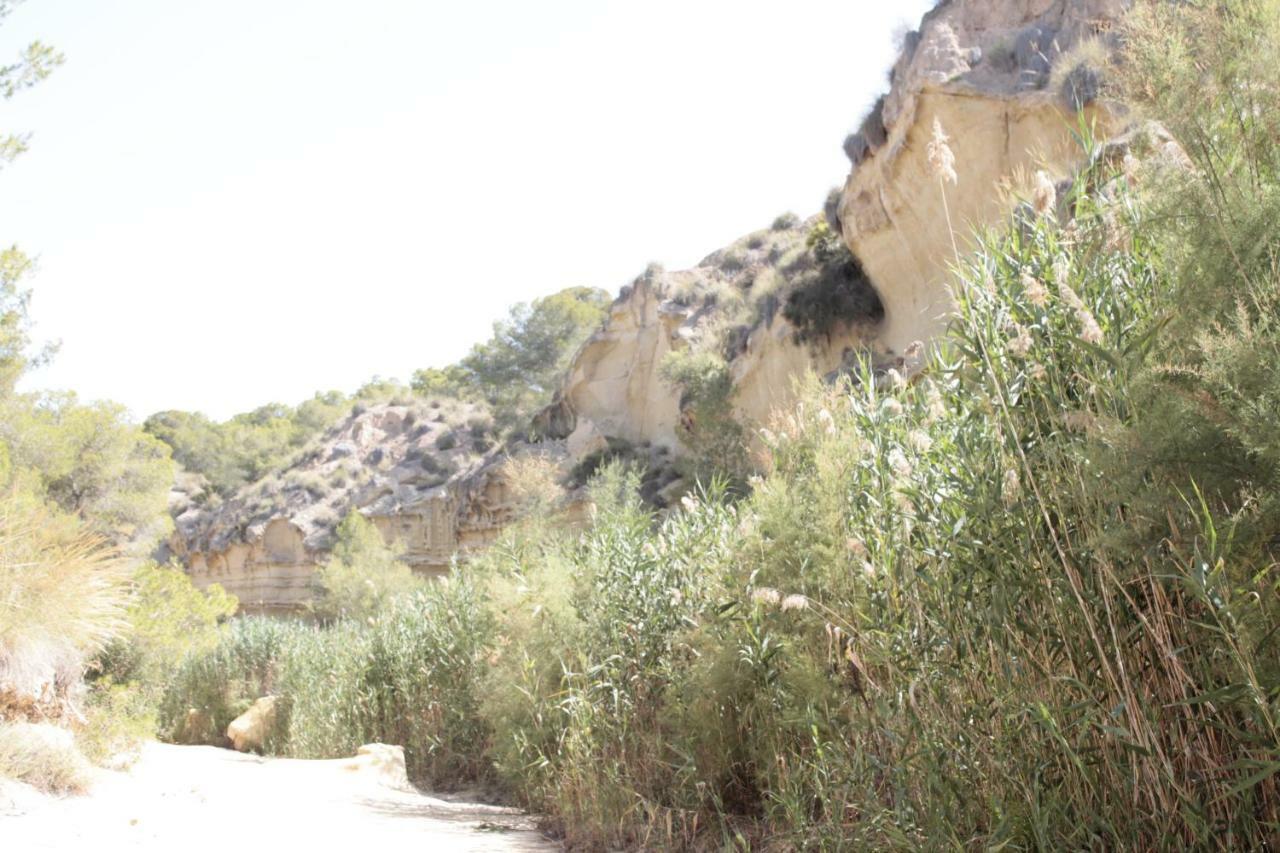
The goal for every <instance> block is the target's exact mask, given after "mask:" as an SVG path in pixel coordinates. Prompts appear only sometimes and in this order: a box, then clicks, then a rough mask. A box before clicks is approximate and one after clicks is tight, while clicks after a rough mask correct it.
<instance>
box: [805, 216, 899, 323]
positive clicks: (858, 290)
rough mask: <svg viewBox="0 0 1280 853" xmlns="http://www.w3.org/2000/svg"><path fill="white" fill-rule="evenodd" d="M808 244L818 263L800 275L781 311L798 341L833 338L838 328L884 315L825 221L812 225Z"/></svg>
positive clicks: (859, 268)
mask: <svg viewBox="0 0 1280 853" xmlns="http://www.w3.org/2000/svg"><path fill="white" fill-rule="evenodd" d="M807 245H808V247H809V250H810V251H811V252H812V254H813V258H814V260H815V262H816V263H815V264H814V266H813V267H812V268H811V269H807V270H804V271H803V272H801V273H799V274H798V275H797V277H796V280H795V284H794V287H793V289H792V291H791V292H790V294H788V296H787V302H786V305H785V306H784V307H783V309H782V313H783V316H784V317H786V318H787V320H788V321H789V322H790V323H791V324H792V325H793V326H795V328H796V333H795V334H796V339H797V340H799V341H812V340H817V339H819V338H830V337H831V335H832V333H834V332H835V331H836V329H837V328H840V327H842V326H851V325H854V324H856V323H860V322H861V323H865V322H875V321H877V320H879V319H880V318H881V317H883V316H884V308H883V307H882V306H881V304H880V297H879V296H878V295H877V294H876V291H875V288H874V287H873V286H872V284H871V280H870V279H868V278H867V274H866V273H865V272H863V270H862V264H861V263H859V262H858V259H857V258H856V257H854V256H853V253H852V252H850V251H849V249H848V247H847V246H845V244H844V240H843V239H842V238H841V237H840V235H839V234H836V233H835V232H833V231H832V230H831V227H830V226H829V225H828V224H827V223H826V222H819V223H817V224H816V225H814V226H813V228H812V229H811V230H810V232H809V237H808V240H807Z"/></svg>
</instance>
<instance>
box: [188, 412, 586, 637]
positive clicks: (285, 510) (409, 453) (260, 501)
mask: <svg viewBox="0 0 1280 853" xmlns="http://www.w3.org/2000/svg"><path fill="white" fill-rule="evenodd" d="M508 452H514V453H516V454H517V455H518V454H519V453H520V452H521V448H520V447H509V448H506V449H504V451H503V452H502V453H499V452H498V451H497V448H495V447H494V446H493V441H492V435H491V433H490V424H489V421H488V417H487V415H486V414H485V413H484V411H483V410H482V409H480V408H478V407H475V406H468V405H465V404H459V403H456V402H453V401H444V402H440V403H436V404H435V406H433V405H432V404H431V403H430V402H426V401H424V402H422V403H420V404H415V405H412V406H402V405H379V406H373V407H371V408H369V409H368V410H365V411H358V412H354V413H353V414H352V415H351V416H350V417H348V418H346V419H345V420H344V421H343V422H342V423H340V424H338V425H336V426H335V427H334V428H332V429H331V430H329V432H328V433H326V434H325V435H324V436H323V437H321V438H320V439H319V440H318V441H317V442H315V443H314V444H313V445H312V446H311V447H309V448H308V449H306V450H305V451H304V452H303V453H301V454H300V455H299V458H298V459H296V460H294V462H293V464H291V465H290V466H288V467H286V468H285V469H284V470H282V471H280V472H278V473H277V474H276V475H274V476H272V477H269V478H267V479H266V480H263V481H261V482H258V483H255V484H253V485H251V486H248V487H246V488H245V489H243V490H242V491H241V492H239V493H238V494H236V495H234V496H233V497H232V498H230V499H229V500H227V501H226V502H224V503H220V504H218V503H212V504H211V503H203V504H202V503H199V502H197V501H193V500H192V499H191V498H190V497H189V496H187V495H177V496H175V506H174V507H173V509H174V511H175V520H176V525H175V526H176V532H175V533H174V535H173V537H172V539H171V542H170V550H171V551H172V553H173V554H174V555H175V556H177V557H178V558H179V559H180V560H181V561H182V562H183V563H184V564H185V565H186V567H187V571H188V573H189V574H190V575H191V577H192V580H193V581H194V582H195V583H196V584H197V585H198V586H201V587H204V586H207V585H209V584H212V583H219V584H221V585H222V586H223V587H224V588H225V589H226V590H227V591H229V592H231V593H233V594H234V595H236V596H237V597H238V598H239V599H240V602H241V608H242V609H243V610H245V611H248V612H264V611H288V610H294V609H297V608H299V607H301V606H302V605H304V604H305V603H306V602H307V601H309V600H310V598H311V596H312V594H313V592H314V591H313V589H312V586H311V581H312V575H313V573H314V572H315V569H316V568H317V566H318V565H319V564H320V563H322V562H323V561H324V560H325V559H326V557H327V554H328V550H329V548H330V546H331V545H332V538H333V530H334V527H335V526H336V524H337V523H338V521H340V520H341V519H342V517H343V516H345V515H346V513H348V512H350V511H353V510H355V511H359V512H362V513H363V514H364V515H365V516H366V517H368V518H369V519H370V520H371V521H372V522H373V523H374V524H375V525H376V526H377V527H378V528H379V530H380V531H381V532H382V533H383V535H384V537H385V538H386V539H387V540H388V541H389V542H392V543H395V544H396V545H397V547H398V549H399V550H400V551H401V553H402V555H403V559H404V560H405V562H407V563H408V564H409V565H410V566H411V567H413V568H414V569H415V570H416V571H418V572H420V573H423V574H439V573H442V572H444V571H446V570H447V569H448V567H449V564H450V561H451V560H452V559H453V557H454V555H455V553H459V552H461V553H463V554H465V553H466V552H467V551H469V550H471V549H474V548H479V547H483V546H485V545H487V544H489V543H490V542H491V541H492V540H493V538H494V537H495V536H496V535H497V533H498V532H499V531H500V530H501V529H502V528H503V527H504V526H505V525H506V524H508V523H509V522H510V520H511V518H512V516H513V514H514V512H515V506H514V497H513V494H512V492H511V489H510V488H509V482H508V475H507V473H506V468H505V466H504V464H503V462H504V460H505V458H506V455H505V454H506V453H508ZM542 452H544V453H547V454H551V455H553V456H554V455H555V454H556V453H557V452H559V455H560V456H561V457H563V456H564V454H563V450H562V449H558V448H555V447H548V448H544V449H542Z"/></svg>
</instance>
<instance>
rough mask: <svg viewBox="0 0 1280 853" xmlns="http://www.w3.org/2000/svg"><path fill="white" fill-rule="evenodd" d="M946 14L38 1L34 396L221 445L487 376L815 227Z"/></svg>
mask: <svg viewBox="0 0 1280 853" xmlns="http://www.w3.org/2000/svg"><path fill="white" fill-rule="evenodd" d="M931 5H932V2H931V0H899V2H891V3H872V2H869V0H788V2H781V0H776V1H775V2H759V0H680V1H679V2H677V1H676V0H648V2H643V3H640V2H620V1H619V2H615V0H547V1H546V2H541V3H531V2H528V0H468V2H450V3H446V2H435V0H362V2H359V3H352V2H349V1H348V2H339V0H306V2H303V0H218V2H213V0H112V2H104V0H28V2H27V3H25V4H23V5H20V6H18V7H17V9H16V10H15V12H14V13H13V15H12V16H11V17H10V18H9V19H8V20H7V21H5V22H4V24H3V26H2V27H0V61H9V59H8V58H9V57H11V56H16V53H17V51H18V50H19V49H20V47H21V46H22V45H24V44H25V43H26V42H28V41H30V40H32V39H35V38H39V39H41V40H44V41H47V42H50V43H52V44H54V45H55V46H56V47H58V48H59V49H60V50H62V51H63V52H64V53H65V54H66V56H67V64H66V65H65V66H63V67H62V68H60V69H58V70H57V71H56V72H55V73H54V75H53V76H52V77H51V78H50V79H49V80H47V81H46V82H45V83H43V84H41V85H40V86H38V87H37V88H36V89H34V90H32V91H29V92H25V93H22V94H20V95H18V96H17V97H15V98H14V99H13V100H12V101H9V102H7V103H5V104H4V108H3V121H0V130H2V131H6V132H7V131H22V132H26V131H30V132H32V140H31V144H32V149H31V152H30V153H28V154H27V155H25V156H24V157H22V158H20V159H19V160H18V161H17V162H16V163H15V164H14V165H12V166H10V167H8V168H6V169H5V170H4V171H3V172H0V244H5V245H7V244H11V243H16V244H18V245H20V246H21V247H22V248H23V249H25V250H26V251H28V252H29V253H31V254H34V255H36V256H38V258H39V262H40V270H39V273H38V275H37V276H36V278H35V279H33V281H32V282H31V283H32V286H33V289H34V293H35V295H34V299H33V303H32V310H33V314H34V316H35V319H36V321H37V323H38V326H37V329H36V332H37V336H38V337H39V338H41V339H60V340H61V341H62V350H61V352H60V353H59V355H58V357H57V359H56V361H55V362H54V364H53V365H52V366H51V367H49V368H47V369H45V370H42V371H39V372H38V373H36V374H35V375H34V376H33V377H32V378H31V379H30V380H29V381H28V382H27V383H26V385H27V387H56V388H69V389H72V390H75V391H77V392H79V393H80V394H81V396H82V397H84V398H86V399H98V398H110V399H115V400H119V401H120V402H122V403H124V404H126V405H127V406H129V408H130V409H131V410H132V411H133V412H134V414H135V415H136V416H137V417H138V418H142V417H145V416H146V415H148V414H150V413H151V412H153V411H156V410H159V409H168V408H181V409H194V410H200V411H204V412H207V413H208V414H210V415H213V416H215V417H219V418H222V417H226V416H228V415H230V414H232V413H234V412H238V411H244V410H247V409H250V408H253V407H255V406H258V405H261V404H263V403H267V402H271V401H280V402H288V403H294V402H297V401H299V400H301V399H303V398H305V397H308V396H310V395H311V394H312V393H313V392H315V391H317V390H326V389H330V388H337V389H341V390H345V391H352V390H354V389H355V388H356V387H358V386H359V385H360V384H362V383H363V382H365V381H366V380H368V379H369V378H371V377H372V376H374V375H375V374H378V375H382V376H393V377H398V378H401V379H405V380H407V379H408V378H409V375H410V374H411V373H412V372H413V370H414V369H416V368H419V367H425V366H442V365H444V364H447V363H449V362H451V361H454V360H456V359H457V358H459V357H460V356H461V355H463V354H464V353H465V352H466V350H467V349H468V348H469V347H470V345H471V344H472V343H474V342H476V341H478V340H480V339H482V338H484V337H485V336H486V335H487V334H488V332H489V327H490V325H491V324H492V322H493V321H494V320H495V319H497V318H498V317H500V316H501V315H503V314H504V313H505V311H506V309H507V307H508V306H509V305H510V304H511V303H513V302H516V301H521V300H528V299H532V298H535V297H537V296H539V295H542V294H546V293H549V292H552V291H555V290H558V289H560V288H562V287H567V286H571V285H594V286H599V287H604V288H606V289H608V290H610V291H611V292H612V291H616V290H617V289H618V287H620V286H621V285H623V284H625V283H626V282H627V281H629V280H630V279H631V278H632V277H634V276H635V275H636V274H638V273H639V272H640V271H641V270H642V269H643V268H644V266H645V264H646V263H648V262H650V261H658V262H660V263H662V264H664V265H665V266H667V267H668V268H672V269H675V268H680V267H686V266H689V265H692V264H694V263H696V262H697V261H698V260H699V259H700V258H702V257H703V256H705V255H707V254H709V253H710V252H712V251H714V250H715V249H717V248H719V247H720V246H722V245H723V244H725V243H727V242H729V241H731V240H733V239H735V238H737V237H738V236H740V235H742V234H744V233H746V232H748V231H751V230H754V229H757V228H761V227H765V226H767V225H768V224H769V222H770V221H772V219H773V218H774V216H776V215H777V214H778V213H781V212H783V211H785V210H793V211H795V212H797V213H800V214H801V215H808V214H810V213H813V212H816V211H817V210H818V209H819V208H820V207H821V204H822V200H823V198H824V197H825V195H826V192H827V190H828V189H829V188H830V187H832V186H834V185H836V184H838V183H840V182H841V181H842V180H843V179H844V176H845V174H846V173H847V171H848V161H847V160H845V158H844V155H843V154H842V153H841V150H840V145H841V142H842V140H843V138H844V135H845V134H846V133H847V132H848V131H849V130H850V129H852V128H853V127H855V126H856V124H857V123H858V121H859V119H860V118H861V116H862V114H863V113H864V112H865V110H866V109H867V107H868V106H869V105H870V103H871V102H872V101H873V100H874V98H875V97H876V96H877V95H878V94H879V93H880V92H881V91H883V89H884V88H885V72H886V70H887V68H888V65H889V63H890V62H891V61H892V58H893V56H894V55H895V52H896V50H895V45H894V44H893V38H894V37H895V35H897V34H900V33H901V31H902V30H904V29H905V28H907V27H908V26H914V25H915V23H916V22H917V21H918V20H919V17H920V15H921V14H922V13H923V11H924V10H925V9H926V8H928V7H929V6H931Z"/></svg>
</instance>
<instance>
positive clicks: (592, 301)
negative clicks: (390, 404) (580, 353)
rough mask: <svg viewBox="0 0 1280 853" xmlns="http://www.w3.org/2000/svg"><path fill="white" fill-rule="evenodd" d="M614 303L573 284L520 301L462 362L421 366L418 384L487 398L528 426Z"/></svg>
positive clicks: (499, 415)
mask: <svg viewBox="0 0 1280 853" xmlns="http://www.w3.org/2000/svg"><path fill="white" fill-rule="evenodd" d="M609 302H610V300H609V295H608V294H607V293H605V292H604V291H603V290H600V289H598V288H589V287H571V288H567V289H565V290H562V291H560V292H559V293H554V294H552V295H551V296H545V297H543V298H541V299H535V300H534V301H533V302H531V303H524V302H521V303H518V304H516V305H514V306H512V308H511V310H510V312H509V315H508V317H507V318H506V319H505V320H501V321H499V322H497V323H494V326H493V335H492V336H491V337H490V338H489V340H487V341H485V342H484V343H481V344H476V345H475V346H474V347H472V348H471V352H470V353H469V354H468V355H467V356H466V357H465V358H463V359H462V360H461V361H460V362H458V363H457V364H455V365H451V366H449V367H447V368H444V369H439V368H427V369H425V370H419V371H417V372H416V373H415V374H414V377H413V383H412V384H413V389H414V391H415V392H417V393H418V394H420V395H423V396H430V395H437V394H447V395H455V396H459V397H463V398H480V399H483V400H485V401H486V402H487V403H488V404H489V405H490V406H491V407H492V409H493V416H494V419H495V420H496V421H497V423H498V425H499V426H500V427H502V428H503V429H510V428H517V429H521V428H524V427H525V426H526V425H527V423H528V420H529V418H530V417H532V416H533V414H534V413H535V412H536V411H537V410H538V409H539V408H541V407H542V406H544V405H546V403H548V402H549V401H550V399H551V394H552V392H553V391H554V390H555V388H556V386H557V385H558V384H559V382H560V379H561V377H562V376H563V375H564V371H565V369H566V368H567V367H568V363H569V359H570V358H572V357H573V355H574V353H575V352H576V351H577V349H578V347H579V346H580V345H581V344H582V342H583V341H584V340H586V338H587V336H588V335H590V334H591V333H592V332H593V331H595V329H596V328H597V327H598V326H599V325H600V324H601V322H603V320H604V317H605V312H606V310H607V307H608V305H609Z"/></svg>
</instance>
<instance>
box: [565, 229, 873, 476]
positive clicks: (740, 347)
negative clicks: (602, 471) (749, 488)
mask: <svg viewBox="0 0 1280 853" xmlns="http://www.w3.org/2000/svg"><path fill="white" fill-rule="evenodd" d="M818 225H819V220H818V219H817V218H813V219H810V220H808V221H801V220H799V219H798V218H792V217H785V216H784V217H780V218H779V220H778V221H777V222H775V223H774V225H773V227H771V228H769V229H767V230H764V231H757V232H754V233H752V234H749V235H747V236H746V237H743V238H742V239H740V240H738V241H737V242H735V243H733V244H732V245H730V246H728V247H726V248H724V249H722V250H720V251H718V252H716V253H714V254H712V255H710V256H708V257H707V258H705V259H704V260H703V261H702V262H701V263H700V264H699V265H698V266H696V267H694V268H693V269H689V270H681V271H678V272H666V271H663V270H661V269H658V268H656V267H655V268H650V269H649V270H647V271H646V272H645V273H644V274H643V275H642V276H640V277H639V278H637V279H636V280H635V281H634V282H633V283H632V284H630V285H628V286H627V287H625V288H623V290H622V292H621V294H620V295H619V297H618V299H617V300H616V301H615V302H614V304H613V307H612V309H611V310H610V314H609V318H608V320H607V321H606V323H605V325H604V327H603V328H602V329H601V330H600V331H599V332H597V333H596V334H594V335H592V336H591V338H590V339H589V340H588V341H587V342H586V343H585V344H584V345H583V347H582V348H581V350H580V351H579V352H578V354H577V356H576V357H575V358H574V360H573V363H572V365H571V367H570V368H569V371H568V374H567V375H566V377H565V380H564V384H563V386H562V387H561V389H560V391H559V393H558V394H557V397H556V401H555V403H553V404H552V406H551V408H550V409H549V410H548V411H547V412H544V413H543V415H542V417H541V424H542V426H543V428H544V429H545V430H546V431H548V432H549V433H550V434H551V435H552V436H556V437H566V438H568V439H569V441H570V443H571V444H573V443H575V442H577V441H584V440H586V437H588V436H595V437H596V439H595V440H596V441H600V440H604V439H607V438H617V439H624V440H626V441H629V442H635V443H642V442H649V443H653V444H656V445H660V446H663V447H666V448H669V449H671V450H673V451H677V452H678V451H679V450H680V449H681V447H682V442H681V437H680V430H681V423H682V406H681V392H680V390H679V389H678V388H676V387H675V386H674V385H672V384H671V383H670V382H668V381H666V380H664V379H663V377H662V375H661V367H662V364H663V361H664V359H666V358H667V356H668V355H669V354H670V353H672V352H674V351H677V350H682V349H686V348H695V349H699V348H700V349H707V350H710V351H714V352H715V353H717V354H719V355H720V356H721V357H723V358H724V359H725V361H726V362H727V366H728V370H729V373H730V375H731V377H732V380H733V385H734V389H735V393H734V396H733V404H734V408H735V414H736V416H737V417H738V419H739V420H741V421H742V422H744V423H747V424H763V423H765V422H766V421H767V420H768V418H769V417H770V415H771V413H772V412H773V410H774V409H775V408H777V407H778V406H781V405H784V404H786V403H787V402H788V401H789V400H791V399H792V394H793V386H794V383H795V380H796V378H797V377H799V376H801V375H803V374H804V372H805V371H806V370H813V371H816V372H817V373H819V374H823V375H825V374H827V373H829V372H831V371H833V370H836V369H838V368H839V367H840V366H841V365H842V364H843V363H845V361H846V360H847V358H848V355H849V353H850V351H851V350H855V349H856V350H865V349H867V348H868V347H870V346H871V344H872V341H873V340H874V338H875V335H876V333H877V330H878V325H879V318H880V314H879V310H878V301H877V299H876V296H875V294H874V292H871V291H870V289H868V291H867V293H866V295H865V299H866V303H865V304H866V310H859V311H855V312H851V313H850V314H849V315H848V316H846V317H843V318H839V322H836V323H835V324H834V325H833V327H832V328H831V329H830V330H829V333H826V334H821V335H817V336H812V337H806V336H805V335H803V334H802V330H801V329H799V328H797V326H796V324H795V323H793V322H792V321H791V320H790V319H788V316H787V315H788V307H789V305H790V300H791V297H792V295H793V294H794V293H795V292H796V290H797V289H798V288H800V287H803V286H805V284H806V282H809V281H810V280H811V279H812V278H813V277H814V276H815V274H816V270H817V267H819V266H820V264H821V261H819V259H818V258H817V257H816V253H815V250H814V248H813V247H812V246H810V245H809V244H808V240H809V235H810V233H811V232H812V230H813V229H814V228H815V227H816V226H818Z"/></svg>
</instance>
